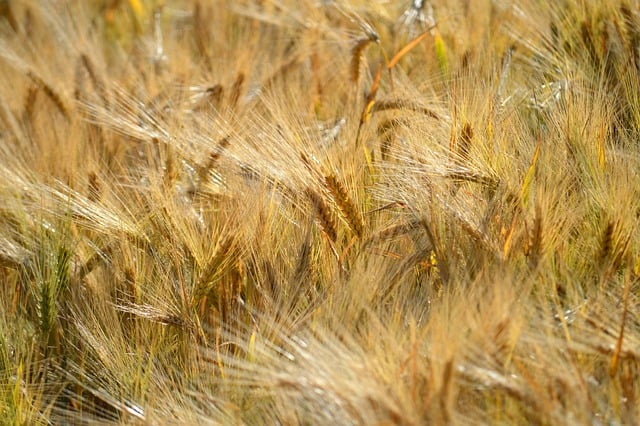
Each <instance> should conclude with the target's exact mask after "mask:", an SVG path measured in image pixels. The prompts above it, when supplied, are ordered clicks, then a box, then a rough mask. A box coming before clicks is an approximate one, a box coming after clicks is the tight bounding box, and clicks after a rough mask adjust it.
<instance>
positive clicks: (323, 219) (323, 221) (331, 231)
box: [305, 188, 338, 242]
mask: <svg viewBox="0 0 640 426" xmlns="http://www.w3.org/2000/svg"><path fill="white" fill-rule="evenodd" d="M305 194H306V196H307V197H308V198H309V200H310V201H311V204H312V205H313V207H314V209H315V211H316V216H317V218H318V222H319V223H320V227H321V228H322V230H323V231H324V233H325V234H326V235H327V237H329V239H330V240H331V241H333V242H335V241H336V239H337V238H338V234H337V231H336V224H335V222H334V221H333V218H332V217H331V210H330V209H329V207H328V206H327V204H326V203H325V202H324V200H323V199H322V197H321V196H320V195H319V194H318V193H317V192H316V191H314V190H313V189H311V188H307V189H306V191H305Z"/></svg>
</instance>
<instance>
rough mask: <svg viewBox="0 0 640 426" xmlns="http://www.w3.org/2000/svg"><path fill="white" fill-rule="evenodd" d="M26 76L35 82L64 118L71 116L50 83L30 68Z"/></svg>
mask: <svg viewBox="0 0 640 426" xmlns="http://www.w3.org/2000/svg"><path fill="white" fill-rule="evenodd" d="M27 77H29V78H30V79H31V81H33V82H34V83H35V84H37V85H38V86H39V87H40V89H42V91H43V92H44V94H45V95H47V97H48V98H49V99H50V100H51V102H53V104H54V105H55V106H56V108H57V109H58V111H60V113H61V114H62V115H63V116H64V117H65V118H66V119H70V118H71V113H70V110H69V107H68V106H67V104H66V102H65V101H64V100H63V99H62V96H60V94H59V93H58V91H56V90H55V89H54V88H53V87H52V86H51V85H49V84H48V83H47V82H46V81H44V80H43V79H42V78H41V77H40V76H39V75H37V74H36V73H34V72H33V71H31V70H28V71H27Z"/></svg>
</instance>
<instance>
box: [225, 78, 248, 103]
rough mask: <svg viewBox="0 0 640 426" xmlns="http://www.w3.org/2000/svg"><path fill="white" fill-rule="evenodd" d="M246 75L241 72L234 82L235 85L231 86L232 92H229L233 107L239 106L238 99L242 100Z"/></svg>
mask: <svg viewBox="0 0 640 426" xmlns="http://www.w3.org/2000/svg"><path fill="white" fill-rule="evenodd" d="M244 80H245V75H244V73H242V72H239V73H238V75H237V76H236V80H235V81H234V82H233V86H231V93H230V94H229V105H231V106H232V107H237V106H238V101H239V100H240V95H241V94H242V87H243V86H244Z"/></svg>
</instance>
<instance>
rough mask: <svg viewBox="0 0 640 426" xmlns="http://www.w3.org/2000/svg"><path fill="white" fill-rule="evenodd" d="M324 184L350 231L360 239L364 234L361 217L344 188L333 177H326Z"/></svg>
mask: <svg viewBox="0 0 640 426" xmlns="http://www.w3.org/2000/svg"><path fill="white" fill-rule="evenodd" d="M325 184H326V186H327V188H328V189H329V192H331V196H332V197H333V200H334V201H335V203H336V204H337V205H338V208H339V209H340V211H341V212H342V214H343V215H344V217H345V219H346V220H347V223H348V224H349V226H350V227H351V229H352V230H353V231H354V232H355V233H356V235H357V236H358V238H362V234H363V232H364V222H363V220H362V215H361V214H360V212H359V211H358V209H357V208H356V206H355V204H354V203H353V201H352V200H351V198H350V197H349V194H348V193H347V190H346V189H345V187H344V186H343V185H342V183H341V182H340V181H339V180H338V179H337V178H336V177H335V176H334V175H329V176H326V177H325Z"/></svg>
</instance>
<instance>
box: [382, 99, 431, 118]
mask: <svg viewBox="0 0 640 426" xmlns="http://www.w3.org/2000/svg"><path fill="white" fill-rule="evenodd" d="M390 109H406V110H409V111H413V112H417V113H420V114H424V115H426V116H427V117H430V118H434V119H436V120H440V115H439V114H437V113H436V112H434V111H432V110H430V109H429V108H427V107H425V106H423V105H420V104H418V103H415V102H411V101H407V100H403V99H391V100H382V101H378V102H376V103H375V105H374V106H373V108H372V112H377V111H386V110H390Z"/></svg>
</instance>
